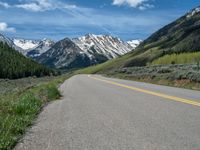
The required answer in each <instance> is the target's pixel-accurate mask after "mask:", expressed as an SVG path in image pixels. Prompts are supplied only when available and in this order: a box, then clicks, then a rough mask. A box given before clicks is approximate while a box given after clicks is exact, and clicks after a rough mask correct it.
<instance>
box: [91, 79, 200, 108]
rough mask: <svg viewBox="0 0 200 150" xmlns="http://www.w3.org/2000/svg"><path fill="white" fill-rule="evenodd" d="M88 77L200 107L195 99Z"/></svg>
mask: <svg viewBox="0 0 200 150" xmlns="http://www.w3.org/2000/svg"><path fill="white" fill-rule="evenodd" d="M88 77H89V78H92V79H95V80H99V81H102V82H105V83H108V84H112V85H116V86H119V87H123V88H127V89H131V90H134V91H138V92H142V93H146V94H150V95H154V96H158V97H162V98H165V99H169V100H173V101H176V102H181V103H185V104H189V105H194V106H199V107H200V102H196V101H193V100H189V99H184V98H180V97H176V96H170V95H167V94H162V93H158V92H153V91H149V90H145V89H141V88H136V87H133V86H128V85H124V84H120V83H117V82H113V81H109V80H104V79H100V78H96V77H91V76H90V75H89V76H88Z"/></svg>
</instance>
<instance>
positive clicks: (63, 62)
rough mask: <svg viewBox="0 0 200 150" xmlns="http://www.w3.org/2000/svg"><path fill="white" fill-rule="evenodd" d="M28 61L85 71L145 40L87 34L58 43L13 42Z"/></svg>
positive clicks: (49, 41) (20, 40)
mask: <svg viewBox="0 0 200 150" xmlns="http://www.w3.org/2000/svg"><path fill="white" fill-rule="evenodd" d="M13 43H14V44H15V45H16V46H17V47H19V48H20V49H19V50H18V51H19V52H20V53H22V54H23V55H24V56H26V57H30V58H32V59H34V60H35V61H37V62H39V63H41V64H44V65H46V66H49V67H53V68H65V69H73V68H81V67H87V66H90V65H95V64H99V63H103V62H105V61H107V60H110V59H113V58H117V57H119V56H122V55H124V54H126V53H128V52H130V51H132V50H133V49H135V48H136V47H137V46H138V45H139V44H140V43H141V40H134V41H130V42H125V41H122V40H121V39H119V38H117V37H112V36H110V35H94V34H87V35H85V36H82V37H78V38H73V39H69V38H65V39H63V40H60V41H57V42H54V41H52V40H49V39H43V40H26V39H13Z"/></svg>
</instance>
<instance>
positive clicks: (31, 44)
mask: <svg viewBox="0 0 200 150" xmlns="http://www.w3.org/2000/svg"><path fill="white" fill-rule="evenodd" d="M13 43H14V44H15V45H17V46H18V47H20V48H21V49H22V50H23V51H20V52H21V53H22V54H23V55H25V56H27V57H31V58H33V57H37V56H40V55H41V54H43V53H44V52H46V51H47V50H48V49H50V48H51V47H52V45H53V44H55V42H54V41H52V40H49V39H43V40H27V39H13Z"/></svg>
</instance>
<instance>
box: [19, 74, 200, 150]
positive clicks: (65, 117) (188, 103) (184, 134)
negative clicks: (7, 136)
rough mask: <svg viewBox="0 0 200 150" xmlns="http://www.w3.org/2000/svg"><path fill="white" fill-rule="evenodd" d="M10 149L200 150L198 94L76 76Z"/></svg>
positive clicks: (199, 105) (157, 86) (117, 80)
mask: <svg viewBox="0 0 200 150" xmlns="http://www.w3.org/2000/svg"><path fill="white" fill-rule="evenodd" d="M61 91H62V93H63V98H62V100H58V101H55V102H53V103H51V104H49V105H48V106H47V107H45V108H44V110H43V111H42V112H41V114H40V115H39V118H38V119H37V121H36V123H35V125H34V126H33V127H32V128H31V129H30V130H29V131H28V132H27V134H26V135H25V137H24V139H23V140H22V141H21V142H20V143H19V144H17V146H16V147H15V149H16V150H200V92H199V91H193V90H185V89H179V88H173V87H166V86H159V85H152V84H147V83H139V82H132V81H126V80H119V79H110V78H105V77H101V76H87V75H78V76H74V77H72V78H70V79H69V80H67V81H66V82H65V83H64V84H63V85H62V86H61Z"/></svg>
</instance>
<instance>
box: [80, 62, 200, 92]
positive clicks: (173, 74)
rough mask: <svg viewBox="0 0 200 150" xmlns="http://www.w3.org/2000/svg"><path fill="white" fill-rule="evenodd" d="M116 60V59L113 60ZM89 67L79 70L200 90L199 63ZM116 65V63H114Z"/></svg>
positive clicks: (82, 72) (84, 72)
mask: <svg viewBox="0 0 200 150" xmlns="http://www.w3.org/2000/svg"><path fill="white" fill-rule="evenodd" d="M113 62H114V61H113ZM113 62H111V61H110V62H107V63H104V64H101V65H97V66H93V67H89V68H86V69H82V70H79V71H77V72H76V73H79V74H102V75H105V76H109V77H116V78H121V79H128V80H134V81H141V82H148V83H154V84H161V85H167V86H175V87H181V88H188V89H195V90H200V70H199V66H198V64H197V63H192V64H169V65H155V66H144V67H121V68H110V69H108V70H107V69H106V70H105V68H104V65H107V64H109V66H112V65H111V64H112V63H113ZM113 65H115V63H114V64H113Z"/></svg>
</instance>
